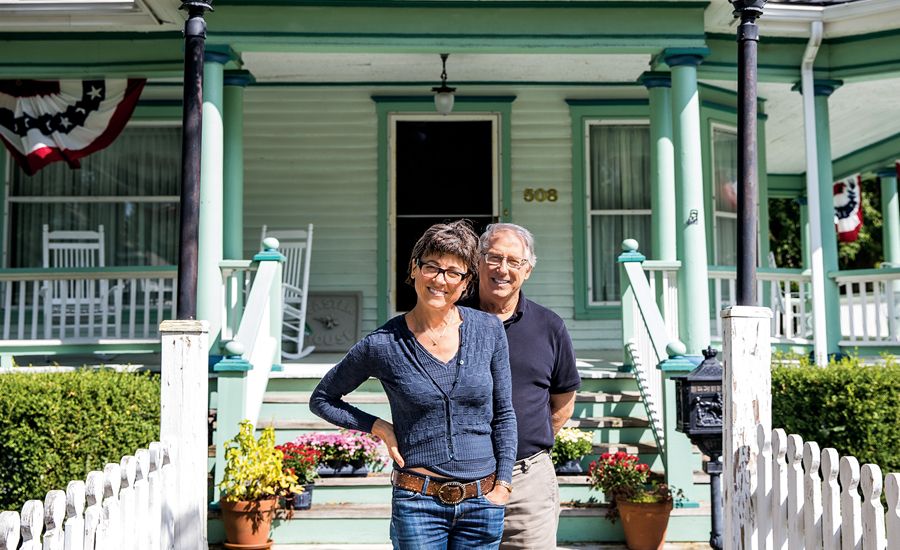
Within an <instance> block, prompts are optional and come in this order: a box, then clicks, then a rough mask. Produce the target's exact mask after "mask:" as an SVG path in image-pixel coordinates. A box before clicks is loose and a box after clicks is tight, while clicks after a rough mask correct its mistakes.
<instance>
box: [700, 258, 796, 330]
mask: <svg viewBox="0 0 900 550" xmlns="http://www.w3.org/2000/svg"><path fill="white" fill-rule="evenodd" d="M756 277H757V290H756V293H757V296H758V298H759V300H760V301H761V302H762V304H763V305H765V306H767V307H770V308H772V312H773V315H774V318H773V320H772V341H773V343H782V344H812V300H811V297H812V288H811V285H812V278H811V277H810V275H809V272H804V271H803V270H800V269H787V268H764V267H761V268H758V270H757V275H756ZM709 279H710V281H711V282H712V297H713V303H712V306H713V308H712V311H711V312H710V315H711V319H710V325H711V329H712V330H711V333H712V334H711V336H712V338H713V339H717V340H721V339H722V317H721V316H720V315H719V312H720V311H722V309H724V308H726V307H728V306H731V305H734V300H735V297H736V292H737V291H736V288H737V273H736V272H735V269H734V268H733V267H723V266H709Z"/></svg>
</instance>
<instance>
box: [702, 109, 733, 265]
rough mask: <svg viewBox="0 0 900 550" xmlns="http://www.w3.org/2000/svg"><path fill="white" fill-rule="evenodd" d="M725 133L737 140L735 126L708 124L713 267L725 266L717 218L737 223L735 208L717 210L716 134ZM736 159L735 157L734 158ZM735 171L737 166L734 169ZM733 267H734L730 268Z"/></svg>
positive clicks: (714, 121)
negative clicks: (721, 255) (721, 254)
mask: <svg viewBox="0 0 900 550" xmlns="http://www.w3.org/2000/svg"><path fill="white" fill-rule="evenodd" d="M717 131H720V132H726V133H729V134H731V135H733V136H734V138H735V139H737V138H738V129H737V126H736V125H732V124H728V123H725V122H722V121H719V120H710V122H709V174H710V176H709V187H710V198H711V202H710V204H711V205H712V263H713V265H725V264H721V263H719V262H720V260H719V218H720V217H721V218H728V219H732V220H735V221H737V219H738V215H737V207H735V212H728V211H725V210H719V208H718V204H717V202H716V199H717V198H718V196H717V194H716V142H715V140H716V132H717ZM735 158H737V157H735ZM735 168H736V169H737V166H736V167H735ZM735 176H736V175H735ZM731 267H734V266H731Z"/></svg>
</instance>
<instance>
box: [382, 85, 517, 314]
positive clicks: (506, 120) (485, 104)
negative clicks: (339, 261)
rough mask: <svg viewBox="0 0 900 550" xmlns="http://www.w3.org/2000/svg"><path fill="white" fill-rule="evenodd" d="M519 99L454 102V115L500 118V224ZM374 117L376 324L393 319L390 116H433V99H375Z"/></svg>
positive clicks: (508, 210)
mask: <svg viewBox="0 0 900 550" xmlns="http://www.w3.org/2000/svg"><path fill="white" fill-rule="evenodd" d="M515 100H516V96H457V97H456V98H455V102H454V106H453V112H454V113H485V114H497V115H499V119H500V127H499V128H498V130H499V133H500V142H499V143H498V144H497V145H498V153H499V155H500V158H499V168H500V181H499V185H500V220H501V221H509V220H510V219H511V215H512V200H511V199H512V196H511V194H512V180H511V177H512V176H511V170H512V163H511V149H510V131H511V123H510V118H511V114H512V103H513V101H515ZM372 101H374V102H375V113H376V116H377V117H378V176H377V177H378V193H377V195H378V196H377V203H378V207H377V217H378V222H377V223H378V226H377V232H376V233H377V234H376V239H377V245H376V251H377V254H376V257H377V258H378V266H377V272H376V288H377V293H378V295H377V297H376V312H377V316H378V317H377V323H378V324H381V323H384V322H386V321H387V320H388V315H390V309H391V304H390V288H391V276H390V273H391V265H390V262H391V255H390V228H389V227H388V222H389V216H390V197H389V191H390V182H389V178H390V176H389V174H388V160H389V159H388V157H389V150H388V147H389V143H388V124H389V115H391V114H421V113H434V112H435V110H434V97H433V96H431V95H419V96H403V95H375V96H372Z"/></svg>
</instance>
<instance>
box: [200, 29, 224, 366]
mask: <svg viewBox="0 0 900 550" xmlns="http://www.w3.org/2000/svg"><path fill="white" fill-rule="evenodd" d="M232 59H233V57H232V55H231V54H229V53H225V52H222V51H217V50H216V49H215V48H213V47H210V48H208V49H207V50H206V54H205V56H204V64H203V142H202V145H201V149H200V151H201V152H200V236H199V253H198V256H199V258H198V266H197V318H198V319H203V320H206V321H209V342H210V349H214V348H215V347H216V342H217V341H218V337H219V331H220V330H221V328H222V313H221V312H222V288H223V286H222V275H221V272H220V271H219V262H220V261H221V260H222V226H223V218H222V196H223V181H222V170H223V162H222V159H223V153H224V131H223V119H222V113H223V107H224V97H223V96H224V93H223V76H224V70H225V64H226V63H228V62H229V61H231V60H232Z"/></svg>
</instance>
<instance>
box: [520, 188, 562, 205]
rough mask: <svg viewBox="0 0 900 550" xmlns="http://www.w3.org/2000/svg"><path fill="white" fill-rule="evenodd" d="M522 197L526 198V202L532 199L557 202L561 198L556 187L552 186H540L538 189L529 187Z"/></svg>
mask: <svg viewBox="0 0 900 550" xmlns="http://www.w3.org/2000/svg"><path fill="white" fill-rule="evenodd" d="M522 198H524V199H525V202H531V201H538V202H544V201H550V202H556V201H557V199H559V195H558V194H557V192H556V189H554V188H552V187H551V188H550V189H542V188H540V187H539V188H537V189H532V188H530V187H529V188H528V189H526V190H525V192H524V193H523V194H522Z"/></svg>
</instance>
